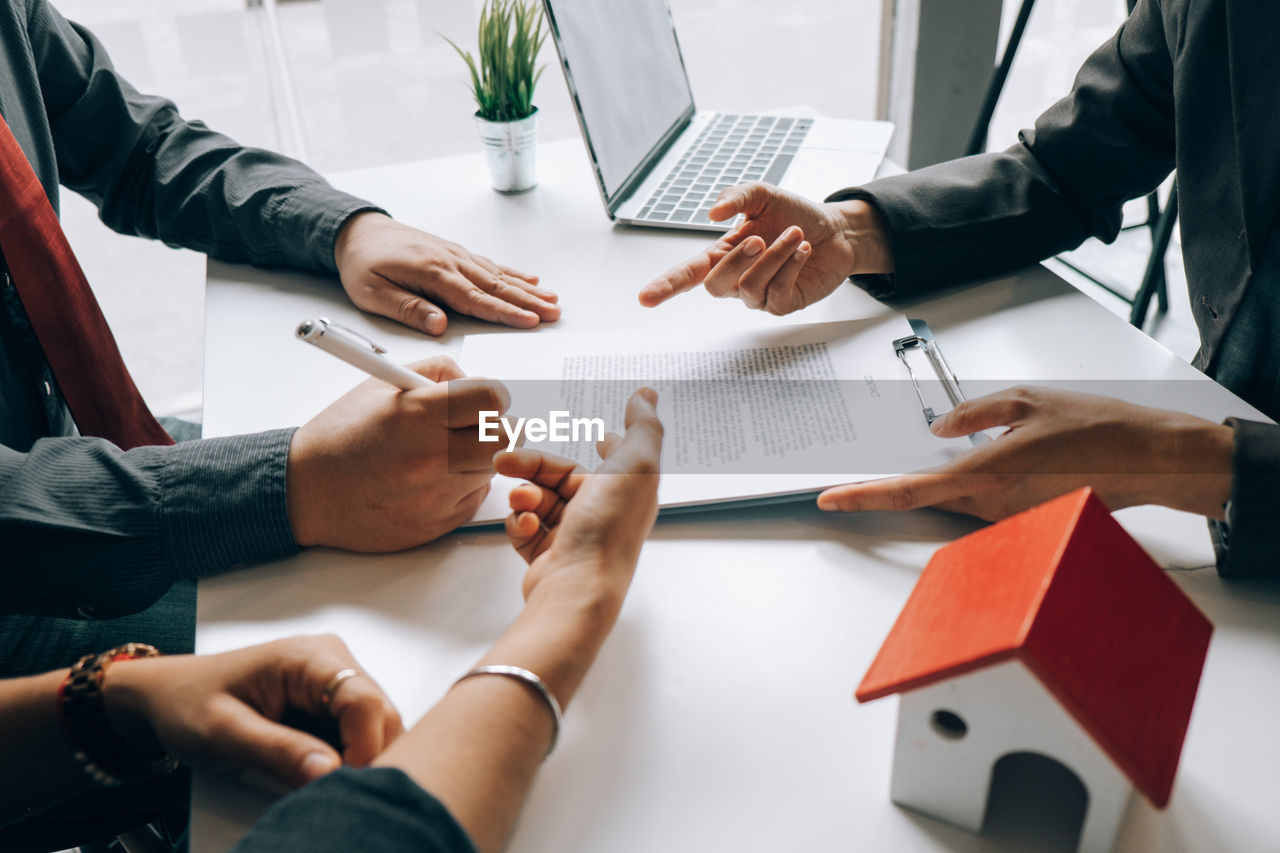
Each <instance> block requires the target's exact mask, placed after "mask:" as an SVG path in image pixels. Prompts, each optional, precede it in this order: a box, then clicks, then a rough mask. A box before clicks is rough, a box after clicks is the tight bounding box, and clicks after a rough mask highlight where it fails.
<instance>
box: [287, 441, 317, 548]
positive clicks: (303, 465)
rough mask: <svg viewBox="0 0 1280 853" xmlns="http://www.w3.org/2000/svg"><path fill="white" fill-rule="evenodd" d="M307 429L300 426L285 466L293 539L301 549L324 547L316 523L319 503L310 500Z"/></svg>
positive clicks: (288, 511)
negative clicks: (315, 510) (315, 512)
mask: <svg viewBox="0 0 1280 853" xmlns="http://www.w3.org/2000/svg"><path fill="white" fill-rule="evenodd" d="M306 429H307V428H306V426H302V427H299V428H298V430H297V431H296V432H295V433H294V434H293V439H292V440H291V441H290V442H289V454H288V460H287V461H286V463H285V481H284V502H285V513H286V515H287V516H288V519H289V528H290V530H291V531H292V532H293V540H294V541H295V542H297V543H298V546H299V547H301V548H308V547H310V546H312V545H318V544H320V539H319V535H318V533H317V531H316V527H317V525H316V524H314V523H313V520H312V516H313V515H314V509H315V501H314V500H313V499H312V498H311V497H310V495H311V491H312V486H311V482H310V476H309V463H308V451H307V435H306V432H305V431H306Z"/></svg>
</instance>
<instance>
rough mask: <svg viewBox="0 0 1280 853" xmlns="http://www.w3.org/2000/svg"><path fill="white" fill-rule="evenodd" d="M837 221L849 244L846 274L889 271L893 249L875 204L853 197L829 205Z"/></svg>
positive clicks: (884, 272)
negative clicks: (848, 262)
mask: <svg viewBox="0 0 1280 853" xmlns="http://www.w3.org/2000/svg"><path fill="white" fill-rule="evenodd" d="M831 207H833V208H834V209H835V212H836V215H837V217H838V218H839V221H840V228H841V233H842V234H843V235H844V239H845V242H846V243H847V244H848V245H849V251H850V255H851V257H852V266H851V268H850V269H849V272H848V274H849V275H875V274H887V273H891V272H893V249H892V247H891V246H890V244H889V229H888V226H887V225H886V224H885V221H884V217H883V216H881V215H880V211H879V210H877V209H876V207H875V205H873V204H871V203H869V202H866V201H863V200H862V199H854V200H852V201H841V202H835V203H834V204H832V205H831Z"/></svg>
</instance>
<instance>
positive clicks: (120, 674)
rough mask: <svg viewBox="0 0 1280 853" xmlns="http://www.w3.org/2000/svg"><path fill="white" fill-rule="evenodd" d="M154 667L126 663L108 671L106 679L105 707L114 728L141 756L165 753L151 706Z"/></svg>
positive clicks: (145, 662) (141, 662)
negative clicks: (152, 717) (157, 732)
mask: <svg viewBox="0 0 1280 853" xmlns="http://www.w3.org/2000/svg"><path fill="white" fill-rule="evenodd" d="M154 664H155V661H149V660H136V661H122V662H120V663H117V664H116V665H114V666H112V667H111V669H109V670H107V672H106V673H105V674H104V675H103V680H102V706H103V710H104V711H105V712H106V715H107V719H108V720H109V721H110V723H111V728H112V729H113V730H114V731H115V732H116V734H117V735H119V736H120V739H121V740H123V741H124V742H125V743H127V744H128V745H129V746H130V747H132V748H133V749H134V750H136V751H137V752H138V753H139V754H140V755H153V754H155V753H159V752H162V751H163V750H164V746H163V745H162V744H161V742H160V738H159V736H158V735H157V734H156V730H155V726H154V725H153V724H152V722H151V713H150V709H149V707H148V700H149V698H150V695H151V691H152V689H153V688H152V687H151V685H152V679H151V675H152V669H151V667H152V666H154Z"/></svg>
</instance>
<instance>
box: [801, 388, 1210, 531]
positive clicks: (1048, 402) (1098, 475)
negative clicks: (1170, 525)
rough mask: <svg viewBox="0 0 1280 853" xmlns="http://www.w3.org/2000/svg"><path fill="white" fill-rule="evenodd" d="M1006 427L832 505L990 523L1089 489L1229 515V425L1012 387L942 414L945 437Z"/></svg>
mask: <svg viewBox="0 0 1280 853" xmlns="http://www.w3.org/2000/svg"><path fill="white" fill-rule="evenodd" d="M999 426H1006V427H1008V430H1007V431H1006V432H1005V433H1004V434H1003V435H1001V436H1000V437H999V438H997V439H996V440H994V441H990V442H986V443H984V444H981V445H978V446H977V447H974V448H973V449H972V450H969V451H967V452H966V453H964V454H962V455H960V456H958V457H957V458H956V459H954V460H953V461H951V462H949V463H947V464H946V465H943V466H940V467H938V468H934V469H930V470H926V471H920V472H917V473H913V474H906V475H904V476H900V477H891V478H888V479H884V480H875V481H870V482H865V483H853V484H850V485H845V486H836V487H834V488H831V489H827V490H826V491H825V492H823V493H822V494H820V495H819V496H818V506H819V508H821V509H826V510H843V511H845V512H857V511H862V510H906V509H915V508H917V507H925V506H932V507H937V508H939V509H944V510H950V511H953V512H961V513H965V514H967V515H975V516H978V517H979V518H984V519H987V520H989V521H994V520H996V519H1000V518H1004V517H1006V516H1009V515H1012V514H1014V513H1016V512H1019V511H1021V510H1024V509H1028V508H1029V507H1032V506H1035V505H1037V504H1040V503H1042V502H1044V501H1046V500H1048V499H1050V498H1053V497H1056V496H1058V495H1061V494H1064V493H1066V492H1069V491H1071V490H1073V489H1076V488H1079V487H1081V486H1092V487H1093V489H1094V490H1095V491H1096V492H1097V493H1098V497H1100V498H1101V499H1102V500H1103V502H1104V503H1105V504H1106V505H1107V506H1108V507H1110V508H1111V509H1113V510H1116V509H1122V508H1124V507H1128V506H1137V505H1139V504H1160V505H1162V506H1168V507H1173V508H1174V509H1181V510H1185V511H1188V512H1197V513H1200V514H1202V515H1206V516H1211V517H1214V518H1221V517H1222V512H1223V504H1225V503H1226V501H1227V499H1228V498H1229V497H1230V494H1231V450H1232V444H1233V440H1234V439H1233V432H1232V430H1231V428H1230V427H1227V426H1223V425H1222V424H1215V423H1212V422H1210V421H1206V420H1202V419H1201V418H1197V417H1194V416H1192V415H1187V414H1183V413H1182V412H1173V411H1167V410H1164V409H1151V408H1147V407H1145V406H1137V405H1134V404H1132V403H1126V402H1124V401H1122V400H1117V399H1114V398H1111V397H1099V396H1094V395H1091V394H1079V393H1074V392H1068V391H1056V390H1050V389H1046V388H1012V389H1010V390H1007V391H1000V392H998V393H995V394H989V395H987V396H985V397H980V398H977V399H974V400H970V401H968V402H964V403H961V404H960V405H958V406H956V407H955V408H954V409H952V410H951V411H950V412H948V413H947V414H946V415H944V416H943V417H941V418H939V419H938V420H936V421H934V423H933V432H934V434H936V435H938V436H940V437H944V438H954V437H960V436H965V435H968V434H970V433H974V432H978V431H981V430H986V429H990V428H992V427H999Z"/></svg>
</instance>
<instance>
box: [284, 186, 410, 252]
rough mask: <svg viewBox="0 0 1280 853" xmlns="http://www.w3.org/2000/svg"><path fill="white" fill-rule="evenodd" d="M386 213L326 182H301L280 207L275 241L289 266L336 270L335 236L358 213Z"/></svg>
mask: <svg viewBox="0 0 1280 853" xmlns="http://www.w3.org/2000/svg"><path fill="white" fill-rule="evenodd" d="M366 212H375V213H386V211H385V210H383V209H382V208H380V207H378V206H377V205H376V204H371V203H370V202H367V201H364V200H363V199H359V198H356V197H355V196H351V195H347V194H346V193H344V192H341V191H340V190H336V189H334V188H333V187H332V186H330V185H329V184H327V183H321V182H317V183H301V184H299V185H298V186H296V187H294V188H293V189H292V190H291V191H290V192H289V194H288V195H287V196H285V198H284V200H283V201H282V202H281V204H280V209H279V213H278V216H277V217H276V224H277V227H278V228H279V229H280V230H281V236H280V238H279V240H278V243H279V245H280V246H281V248H282V251H284V253H285V256H286V259H287V261H288V263H289V265H290V266H294V267H299V268H301V269H311V270H324V271H327V272H334V273H336V272H337V271H338V263H337V260H336V259H335V258H334V256H333V250H334V246H335V245H336V244H337V242H338V234H339V232H341V231H342V226H344V225H346V224H347V220H349V219H350V218H351V217H353V216H355V215H356V214H357V213H366Z"/></svg>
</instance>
